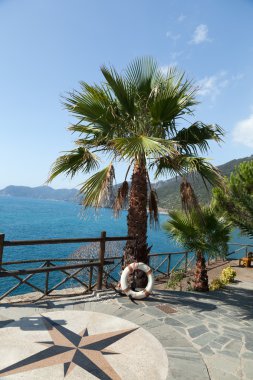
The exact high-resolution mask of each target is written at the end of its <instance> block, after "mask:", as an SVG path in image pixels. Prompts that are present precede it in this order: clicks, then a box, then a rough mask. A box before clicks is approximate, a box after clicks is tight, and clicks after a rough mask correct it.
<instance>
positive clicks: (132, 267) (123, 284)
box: [120, 263, 154, 300]
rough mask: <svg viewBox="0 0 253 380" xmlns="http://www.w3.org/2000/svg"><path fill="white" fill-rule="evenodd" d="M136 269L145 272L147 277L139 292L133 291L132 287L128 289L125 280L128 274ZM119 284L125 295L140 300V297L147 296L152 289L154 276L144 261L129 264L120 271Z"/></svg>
mask: <svg viewBox="0 0 253 380" xmlns="http://www.w3.org/2000/svg"><path fill="white" fill-rule="evenodd" d="M137 269H139V270H142V271H143V272H145V273H146V275H147V277H148V284H147V286H146V288H145V289H143V290H141V291H139V292H135V291H133V290H132V289H130V288H129V285H128V281H127V279H128V276H129V274H131V273H133V272H134V271H135V270H137ZM120 286H121V290H122V291H123V292H124V293H125V294H126V295H127V296H132V297H133V298H134V299H138V300H140V299H142V298H145V297H148V296H149V295H150V293H151V292H152V289H153V286H154V276H153V272H152V269H151V268H150V267H149V266H148V265H147V264H144V263H132V264H129V265H128V266H127V267H126V268H125V269H124V270H123V272H122V275H121V278H120Z"/></svg>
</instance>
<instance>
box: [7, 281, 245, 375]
mask: <svg viewBox="0 0 253 380" xmlns="http://www.w3.org/2000/svg"><path fill="white" fill-rule="evenodd" d="M64 310H79V311H82V310H84V311H95V312H100V313H105V314H109V315H113V316H116V317H119V318H123V319H125V320H127V321H130V322H133V323H135V324H136V325H138V326H141V327H142V328H144V329H146V330H147V331H148V332H149V333H151V334H152V335H153V336H154V337H156V338H157V339H158V340H159V341H160V343H161V344H162V346H163V347H164V349H165V350H166V353H167V357H168V373H167V379H170V380H174V379H175V380H176V379H177V380H181V379H182V380H206V379H211V380H221V379H222V380H235V379H242V380H252V379H253V284H252V283H242V284H241V285H240V284H235V285H231V286H229V287H227V288H226V289H225V290H223V291H217V292H210V293H209V294H201V293H195V292H175V291H156V292H155V293H154V294H153V295H152V296H151V297H149V298H148V299H147V300H145V301H136V302H135V303H134V302H131V301H130V300H129V298H127V297H119V296H115V294H113V293H112V292H105V293H103V292H101V293H95V294H93V295H91V296H86V297H85V298H84V297H76V298H65V299H60V300H50V301H43V300H42V301H40V302H37V303H33V304H22V305H21V304H16V306H14V305H9V304H1V306H0V327H1V328H4V327H5V326H7V325H8V324H9V323H10V322H13V321H14V320H16V321H18V320H20V319H21V318H22V319H24V318H27V319H29V317H30V316H32V315H34V314H38V313H43V312H49V311H64ZM137 344H138V343H137ZM147 380H149V379H147ZM150 380H153V379H152V378H150ZM154 380H158V379H154Z"/></svg>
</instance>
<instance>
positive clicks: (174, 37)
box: [166, 31, 181, 42]
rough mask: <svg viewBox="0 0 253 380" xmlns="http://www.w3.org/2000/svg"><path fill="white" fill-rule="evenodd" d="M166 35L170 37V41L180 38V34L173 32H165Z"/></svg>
mask: <svg viewBox="0 0 253 380" xmlns="http://www.w3.org/2000/svg"><path fill="white" fill-rule="evenodd" d="M166 37H168V38H170V39H171V40H172V41H174V42H177V40H179V38H181V34H174V33H172V32H170V31H168V32H166Z"/></svg>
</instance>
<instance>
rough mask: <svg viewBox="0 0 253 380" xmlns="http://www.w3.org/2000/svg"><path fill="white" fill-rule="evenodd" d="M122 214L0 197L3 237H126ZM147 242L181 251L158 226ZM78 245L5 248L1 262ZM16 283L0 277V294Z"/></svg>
mask: <svg viewBox="0 0 253 380" xmlns="http://www.w3.org/2000/svg"><path fill="white" fill-rule="evenodd" d="M126 217H127V212H126V211H123V212H122V214H121V215H120V217H119V218H117V219H115V218H114V216H113V212H112V210H110V209H100V210H99V211H98V212H94V210H93V209H89V210H86V211H85V212H84V210H83V208H82V206H80V205H78V204H76V203H71V202H64V201H54V200H40V199H28V198H18V197H4V196H2V197H0V232H1V233H4V234H5V240H32V239H53V238H80V237H85V238H88V237H99V236H100V234H101V231H106V232H107V236H126V235H127V223H126ZM167 218H168V217H167V215H160V225H162V224H163V223H164V222H165V221H166V220H167ZM231 242H238V243H248V244H250V243H252V241H250V239H247V238H246V237H241V236H240V235H239V233H238V231H235V232H234V233H233V235H232V237H231ZM148 243H149V245H152V251H151V252H157V253H162V252H175V251H177V252H178V251H182V250H184V248H183V247H179V246H177V245H176V244H175V242H174V241H172V240H171V239H170V238H169V237H168V236H167V234H166V233H165V232H164V231H163V230H162V228H160V229H157V230H152V229H149V230H148ZM79 247H80V244H71V245H68V244H65V245H63V244H59V245H48V246H47V245H42V246H30V247H27V246H21V247H6V248H5V249H4V255H3V261H5V262H6V261H13V260H26V259H38V258H56V257H57V258H64V257H68V256H69V255H71V254H72V253H73V252H75V251H76V250H77V249H78V248H79ZM172 264H173V262H172ZM33 265H34V264H33ZM9 268H10V267H9ZM19 268H20V267H19ZM11 269H14V267H12V268H11ZM41 276H42V275H41ZM41 276H37V277H38V279H37V280H36V277H35V278H34V280H33V281H31V282H33V283H35V284H38V283H39V282H40V281H42V278H41ZM52 277H53V276H52ZM54 277H56V276H54ZM59 278H60V277H59V276H58V279H59ZM36 281H37V282H36ZM52 281H53V280H52ZM16 283H17V280H14V279H10V278H8V279H6V278H5V279H3V278H2V279H0V294H2V293H3V292H4V291H5V290H7V288H9V287H10V286H13V285H15V284H16ZM28 291H31V288H29V287H28V286H27V285H22V287H20V288H18V290H16V291H15V292H14V293H13V294H20V293H26V292H28Z"/></svg>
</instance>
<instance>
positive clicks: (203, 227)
mask: <svg viewBox="0 0 253 380" xmlns="http://www.w3.org/2000/svg"><path fill="white" fill-rule="evenodd" d="M169 216H170V220H168V221H167V222H166V223H165V224H164V226H163V228H164V229H165V231H167V232H168V233H169V235H170V236H171V237H172V238H174V239H175V240H176V241H177V243H178V244H180V245H182V246H183V247H185V248H186V249H187V250H189V251H192V252H195V254H196V271H195V284H194V290H197V291H208V290H209V286H208V276H207V270H206V260H205V255H208V257H217V256H221V257H225V256H226V254H227V252H228V241H229V238H230V225H229V224H227V223H225V220H224V219H223V218H222V217H217V215H216V214H215V212H214V210H213V208H211V207H202V208H201V209H192V210H191V211H188V212H184V211H171V212H170V213H169Z"/></svg>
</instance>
